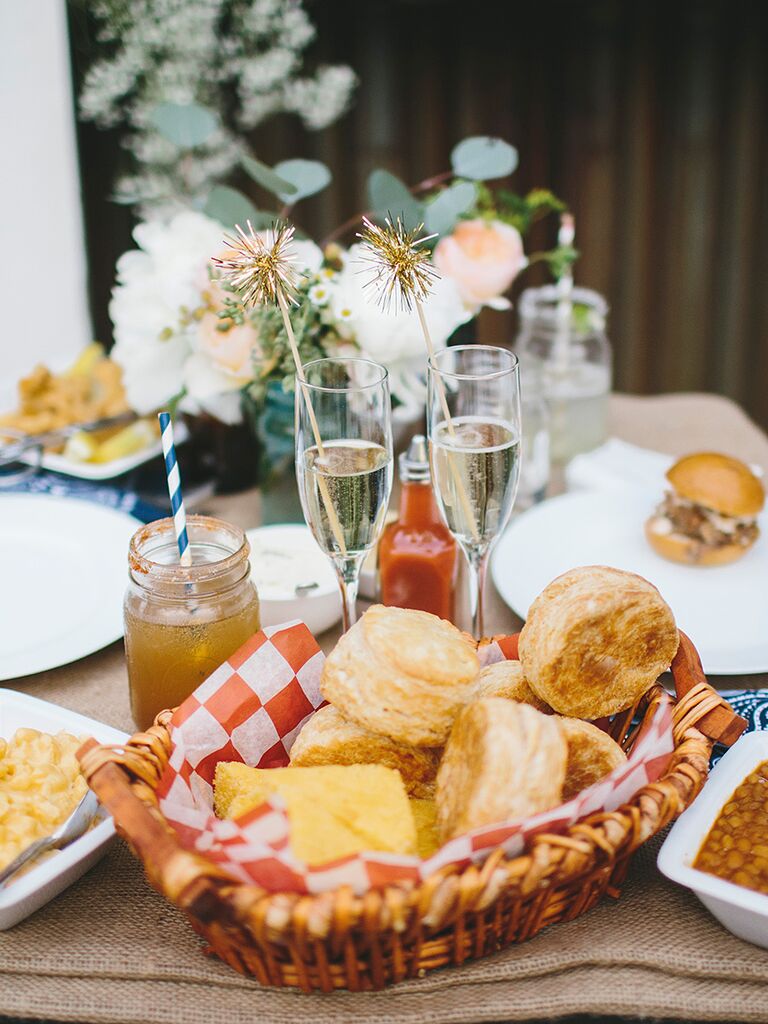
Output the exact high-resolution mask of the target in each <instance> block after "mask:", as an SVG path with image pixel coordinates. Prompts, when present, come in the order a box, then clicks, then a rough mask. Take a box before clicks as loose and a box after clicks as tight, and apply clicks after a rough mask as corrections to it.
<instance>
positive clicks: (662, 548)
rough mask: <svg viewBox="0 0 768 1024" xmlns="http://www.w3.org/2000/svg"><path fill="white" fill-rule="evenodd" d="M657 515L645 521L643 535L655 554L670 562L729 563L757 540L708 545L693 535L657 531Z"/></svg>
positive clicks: (735, 560) (692, 563)
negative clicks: (743, 542)
mask: <svg viewBox="0 0 768 1024" xmlns="http://www.w3.org/2000/svg"><path fill="white" fill-rule="evenodd" d="M657 518H658V517H657V516H655V515H653V516H650V518H648V519H646V521H645V537H646V540H647V541H648V543H649V544H650V545H651V547H652V548H653V550H654V551H655V552H656V554H657V555H661V557H662V558H666V559H667V560H668V561H670V562H681V563H682V564H683V565H729V564H730V563H731V562H737V561H738V560H739V559H740V558H741V557H742V556H743V555H744V554H746V552H747V551H749V549H750V548H751V547H752V545H753V544H754V543H755V540H757V537H755V540H752V541H750V542H749V544H722V545H719V546H718V547H708V546H707V545H705V544H702V543H701V542H700V541H697V540H695V539H694V538H693V537H686V536H685V534H682V533H659V532H657V531H656V530H655V529H654V524H655V522H656V520H657Z"/></svg>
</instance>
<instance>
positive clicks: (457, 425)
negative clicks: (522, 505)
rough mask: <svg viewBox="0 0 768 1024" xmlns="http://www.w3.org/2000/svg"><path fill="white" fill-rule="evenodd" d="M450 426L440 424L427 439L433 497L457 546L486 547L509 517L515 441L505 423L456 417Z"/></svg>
mask: <svg viewBox="0 0 768 1024" xmlns="http://www.w3.org/2000/svg"><path fill="white" fill-rule="evenodd" d="M452 423H453V431H451V429H450V426H449V425H448V424H447V423H445V421H443V422H441V423H439V424H438V425H437V427H436V429H435V430H434V431H433V434H432V440H431V443H430V459H431V463H432V480H433V483H434V488H435V496H436V498H437V502H438V506H439V507H440V511H441V512H442V514H443V516H444V518H445V521H446V523H447V525H448V529H449V530H450V531H451V532H452V533H453V534H454V536H455V537H456V539H457V540H458V541H459V542H460V543H462V544H465V545H470V546H473V545H486V544H489V543H490V542H492V541H493V540H495V538H496V537H498V536H499V534H500V533H501V531H502V530H503V529H504V527H505V526H506V524H507V520H508V519H509V516H510V514H511V512H512V506H513V504H514V500H515V492H516V491H517V478H518V473H519V470H520V437H519V434H518V433H517V431H516V430H514V429H513V427H512V426H511V425H510V424H508V423H505V422H504V421H503V420H496V419H491V418H490V417H484V416H460V417H454V419H453V421H452ZM462 487H463V489H464V495H462V494H461V488H462ZM465 496H466V497H465ZM470 515H471V516H473V517H474V523H473V522H470V519H469V517H470Z"/></svg>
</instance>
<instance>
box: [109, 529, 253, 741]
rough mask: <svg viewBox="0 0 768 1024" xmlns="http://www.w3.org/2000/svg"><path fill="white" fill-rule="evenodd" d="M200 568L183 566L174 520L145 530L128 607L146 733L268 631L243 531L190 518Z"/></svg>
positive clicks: (133, 671)
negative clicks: (263, 629)
mask: <svg viewBox="0 0 768 1024" xmlns="http://www.w3.org/2000/svg"><path fill="white" fill-rule="evenodd" d="M187 533H188V535H189V548H190V551H191V553H192V564H191V565H188V566H185V565H181V564H180V563H179V554H178V548H177V546H176V535H175V532H174V527H173V520H172V519H160V520H158V521H156V522H154V523H149V524H148V525H147V526H143V527H142V528H141V529H140V530H138V531H137V532H136V533H135V534H134V536H133V537H132V539H131V544H130V548H129V552H128V570H129V584H128V589H127V591H126V595H125V601H124V604H123V614H124V622H125V655H126V661H127V664H128V685H129V688H130V695H131V711H132V713H133V717H134V720H135V722H136V724H137V726H138V727H139V728H140V729H146V728H148V727H149V726H150V725H151V724H152V721H153V720H154V717H155V715H156V714H157V713H158V712H159V711H162V710H164V709H165V708H173V707H176V706H177V705H179V704H181V702H182V701H184V700H185V699H186V698H187V697H188V696H189V695H190V694H191V693H192V692H193V691H194V690H195V689H197V687H198V686H199V685H200V683H202V682H203V681H204V680H205V679H206V678H207V677H208V676H209V675H210V674H211V672H213V670H214V669H216V668H218V666H219V665H220V664H221V663H222V662H223V661H225V660H226V659H227V658H228V657H229V656H230V655H231V654H234V652H235V651H236V650H237V649H238V648H239V647H241V646H242V645H243V644H244V643H245V641H246V640H248V639H249V638H250V637H251V636H253V634H254V633H256V632H257V631H258V629H259V628H260V622H259V597H258V594H257V593H256V588H255V586H254V584H253V582H252V580H251V578H250V574H251V566H250V561H249V555H250V550H251V549H250V545H249V543H248V541H247V539H246V537H245V534H244V533H243V531H242V530H240V529H239V528H238V527H236V526H232V525H230V524H229V523H225V522H223V521H222V520H220V519H213V518H211V517H209V516H187Z"/></svg>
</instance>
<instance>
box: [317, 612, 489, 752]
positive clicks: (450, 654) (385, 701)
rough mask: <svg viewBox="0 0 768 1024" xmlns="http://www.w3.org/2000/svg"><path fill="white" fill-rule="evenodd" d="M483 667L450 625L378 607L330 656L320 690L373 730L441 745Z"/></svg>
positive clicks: (426, 744) (421, 743) (418, 743)
mask: <svg viewBox="0 0 768 1024" xmlns="http://www.w3.org/2000/svg"><path fill="white" fill-rule="evenodd" d="M479 670H480V663H479V659H478V657H477V650H476V647H475V643H474V641H473V640H472V639H471V637H469V636H467V634H466V633H462V632H461V631H460V630H458V629H457V628H456V627H455V626H453V625H451V623H450V622H446V621H445V620H444V619H439V618H438V617H437V616H436V615H431V614H430V613H429V612H417V611H412V610H411V609H406V608H385V607H384V606H383V605H374V606H373V607H372V608H369V609H368V611H367V612H365V614H364V615H363V616H362V617H361V618H360V619H358V621H357V622H356V623H355V625H354V626H352V628H351V629H350V630H348V631H347V632H346V633H345V634H344V636H342V638H341V639H340V640H339V642H338V644H337V645H336V647H335V648H334V649H333V650H332V651H331V653H330V654H329V655H328V658H327V659H326V662H325V665H324V667H323V674H322V678H321V680H320V690H321V692H322V694H323V696H324V697H325V698H326V700H329V701H330V702H331V704H334V705H335V706H336V707H337V708H338V710H339V711H340V712H341V713H342V714H343V715H344V716H345V718H351V719H352V720H353V721H355V722H357V723H358V724H359V725H362V726H365V728H366V729H370V730H371V731H372V732H377V733H381V734H383V735H384V736H389V737H390V738H391V739H393V740H398V741H400V742H401V743H408V744H411V745H412V746H415V747H439V746H442V745H443V743H444V742H445V740H446V737H447V736H448V733H449V732H450V730H451V726H452V724H453V720H454V718H455V717H456V715H457V714H458V712H459V710H460V709H461V708H462V707H463V706H464V705H465V704H466V703H467V702H468V701H469V700H471V698H472V692H473V691H472V686H473V683H474V680H475V678H476V676H477V673H478V672H479Z"/></svg>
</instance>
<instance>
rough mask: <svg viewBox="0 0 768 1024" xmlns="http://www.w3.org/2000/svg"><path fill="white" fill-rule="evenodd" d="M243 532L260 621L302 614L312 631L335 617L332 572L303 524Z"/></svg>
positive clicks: (336, 590)
mask: <svg viewBox="0 0 768 1024" xmlns="http://www.w3.org/2000/svg"><path fill="white" fill-rule="evenodd" d="M246 536H247V538H248V541H249V543H250V545H251V558H250V561H251V578H252V579H253V581H254V583H255V584H256V589H257V590H258V592H259V599H260V601H261V624H262V626H276V625H280V624H281V623H283V622H289V621H290V620H292V619H301V620H302V621H303V622H305V623H306V625H307V626H308V627H309V629H310V630H311V632H312V633H314V634H316V635H317V634H319V633H322V632H324V631H325V630H326V629H330V627H331V626H333V625H335V624H336V623H337V622H338V621H339V619H340V618H341V596H340V593H339V584H338V582H337V580H336V573H335V571H334V569H333V566H332V565H331V563H330V561H329V560H328V558H327V557H326V555H324V554H323V552H322V551H321V550H320V548H319V547H318V546H317V543H316V542H315V539H314V537H313V536H312V534H311V532H310V530H309V527H308V526H304V525H303V524H301V523H285V524H282V523H281V524H277V525H275V526H261V527H259V528H258V529H255V530H248V531H247V532H246ZM312 584H316V586H312ZM297 588H298V589H297Z"/></svg>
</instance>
